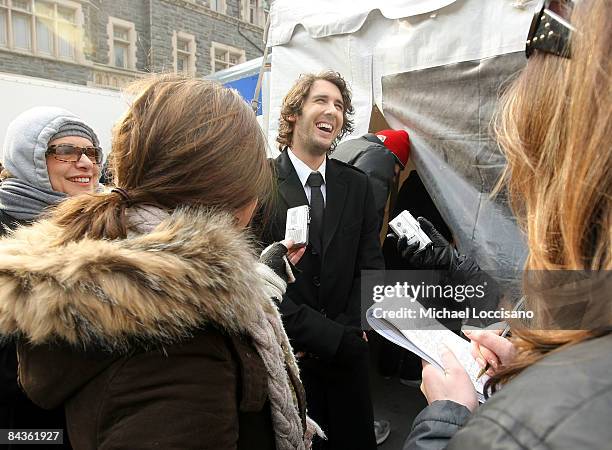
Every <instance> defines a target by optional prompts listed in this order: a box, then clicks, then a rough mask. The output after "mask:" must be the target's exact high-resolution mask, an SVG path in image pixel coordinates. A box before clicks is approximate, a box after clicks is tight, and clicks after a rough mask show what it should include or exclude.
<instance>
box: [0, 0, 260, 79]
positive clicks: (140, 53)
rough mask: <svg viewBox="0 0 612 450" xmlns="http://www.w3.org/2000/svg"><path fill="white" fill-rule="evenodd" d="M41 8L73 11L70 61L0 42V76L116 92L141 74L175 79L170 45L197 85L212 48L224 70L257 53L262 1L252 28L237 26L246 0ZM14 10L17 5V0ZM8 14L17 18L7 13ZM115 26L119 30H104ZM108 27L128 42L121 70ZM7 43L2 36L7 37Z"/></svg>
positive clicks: (71, 1)
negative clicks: (184, 58) (181, 49)
mask: <svg viewBox="0 0 612 450" xmlns="http://www.w3.org/2000/svg"><path fill="white" fill-rule="evenodd" d="M25 1H26V2H28V3H30V5H31V6H30V8H31V10H30V11H31V12H33V13H34V14H33V15H30V16H29V17H31V18H32V25H31V29H33V30H35V31H36V30H37V26H38V25H37V23H38V22H35V21H36V20H38V19H37V18H36V17H37V16H36V11H37V9H36V8H37V0H25ZM44 1H45V2H46V4H47V5H49V4H52V3H54V4H57V5H58V6H57V7H56V8H57V9H56V11H58V12H57V13H56V17H59V8H60V7H61V6H62V5H63V6H66V5H68V6H69V7H73V8H78V16H79V17H78V20H77V22H78V23H79V33H80V34H79V36H80V39H77V41H76V43H77V49H76V54H75V55H76V56H74V57H73V59H72V60H71V61H67V60H65V59H62V58H60V57H57V56H56V57H53V56H45V55H42V54H37V52H36V50H35V49H32V50H29V51H28V50H25V51H24V50H19V49H17V48H15V46H14V45H13V44H12V43H11V42H10V40H9V39H7V38H5V39H4V41H2V36H0V72H8V73H13V74H19V75H27V76H33V77H39V78H46V79H51V80H55V81H64V82H69V83H75V84H81V85H89V86H98V87H107V88H111V89H116V88H120V87H122V86H123V85H125V84H127V83H128V82H129V81H131V80H133V79H135V78H138V77H140V76H142V75H144V74H145V73H149V72H173V71H175V70H176V67H177V64H179V63H177V56H176V55H177V45H185V49H188V50H189V55H188V58H189V59H188V61H189V64H188V65H187V66H186V67H188V69H189V70H188V69H186V70H187V71H188V72H190V73H192V74H193V75H195V76H199V77H202V76H206V75H209V74H210V73H211V72H212V70H213V65H214V50H213V47H212V46H213V43H215V44H214V45H215V46H220V48H221V49H222V50H220V51H221V53H219V54H218V55H221V56H223V51H229V52H230V53H228V54H227V58H228V59H227V61H228V62H227V65H231V64H233V63H236V62H242V61H245V60H249V59H252V58H256V57H259V56H261V55H262V53H263V47H264V44H263V42H262V37H263V17H264V12H263V3H264V2H263V1H258V2H257V5H258V7H259V8H260V9H261V10H259V11H258V13H259V15H258V16H257V19H258V20H256V21H255V22H256V24H252V23H249V22H247V21H245V20H243V19H244V17H243V14H244V13H243V11H244V10H245V8H248V5H249V4H250V3H249V0H225V1H222V0H221V1H218V0H217V1H215V0H89V1H86V0H82V1H81V0H80V1H75V0H44ZM209 1H212V2H214V4H219V3H222V5H223V6H224V8H222V9H223V11H221V12H217V11H214V10H212V9H210V8H209ZM245 1H246V2H247V3H246V5H245V4H244V3H243V2H245ZM3 4H4V5H5V6H9V5H11V3H10V2H9V1H7V0H5V1H4V3H3V2H2V1H0V13H3V11H4V16H2V15H0V20H3V19H4V20H7V21H8V18H7V17H6V16H7V14H8V8H5V9H4V10H3V9H2V5H3ZM15 4H16V0H13V4H12V5H15ZM21 4H24V3H23V0H21ZM13 8H14V6H13ZM12 14H15V15H17V14H19V11H17V12H15V11H14V10H13V12H12ZM115 22H116V23H117V24H119V25H117V24H115V25H109V23H115ZM113 26H116V27H119V26H121V27H122V28H125V30H126V34H125V37H126V38H127V37H129V39H130V47H129V50H128V51H127V52H126V58H127V60H128V61H129V63H126V67H117V65H116V64H115V61H114V59H113V55H114V53H111V52H112V48H111V47H112V45H113V42H116V41H114V37H116V36H109V34H113V28H112V27H113ZM5 28H6V26H5ZM1 30H2V28H1V27H0V32H1ZM129 30H131V31H129ZM128 31H129V32H128ZM36 32H37V31H36ZM9 35H11V34H10V30H8V31H7V36H9ZM11 36H12V35H11ZM186 37H187V39H188V40H189V45H188V46H187V45H186V44H185V38H186ZM13 39H16V38H13ZM36 39H37V38H36V36H34V37H32V42H33V44H31V45H32V46H33V48H34V46H35V45H36ZM177 39H182V41H181V42H180V44H177V42H178V41H177ZM56 42H57V41H56ZM125 45H127V44H125ZM118 47H119V45H118ZM224 49H225V50H224ZM185 54H187V53H185ZM230 54H231V56H230ZM230 58H231V61H230ZM217 64H218V65H217V68H218V69H219V68H221V67H222V66H223V63H217Z"/></svg>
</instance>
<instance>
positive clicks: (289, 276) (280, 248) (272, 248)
mask: <svg viewBox="0 0 612 450" xmlns="http://www.w3.org/2000/svg"><path fill="white" fill-rule="evenodd" d="M286 256H287V247H285V246H284V245H283V244H281V243H280V242H275V243H274V244H272V245H269V246H268V247H266V248H265V249H264V250H263V251H262V252H261V256H260V257H259V262H260V263H263V264H265V265H266V266H268V267H269V268H270V269H272V270H273V271H274V273H275V274H276V275H278V276H279V277H281V278H282V279H283V280H284V281H285V283H287V282H290V281H293V280H294V278H293V273H291V267H290V266H289V262H288V260H287V258H286Z"/></svg>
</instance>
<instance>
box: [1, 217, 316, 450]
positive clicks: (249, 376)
mask: <svg viewBox="0 0 612 450" xmlns="http://www.w3.org/2000/svg"><path fill="white" fill-rule="evenodd" d="M59 235H61V229H59V228H58V227H56V226H54V225H53V224H51V223H50V222H48V221H43V222H40V223H39V224H36V225H35V226H33V227H24V228H22V229H20V230H18V231H17V232H16V234H15V235H14V236H13V239H11V240H4V241H0V333H2V334H7V335H15V336H20V337H21V344H20V345H19V358H20V361H19V363H20V366H19V375H20V380H21V383H22V385H23V387H24V389H25V391H26V392H27V394H28V396H29V397H30V398H31V399H32V400H33V401H34V402H35V403H37V404H39V405H41V406H43V407H46V408H52V407H55V406H58V405H61V404H62V403H63V404H64V405H65V408H66V415H67V421H68V432H69V434H70V438H71V441H72V443H73V446H74V448H75V449H119V448H121V449H137V448H146V449H151V448H159V449H164V450H167V449H242V448H253V449H268V448H269V449H273V448H276V444H275V434H274V430H275V426H276V425H275V423H274V421H273V419H272V415H271V406H270V405H271V403H270V401H271V400H270V399H271V397H270V391H269V384H268V382H269V380H270V370H268V368H267V367H266V365H265V364H264V360H263V359H262V357H261V355H260V354H259V353H258V350H259V348H260V347H261V345H260V346H259V347H258V348H257V349H256V345H255V342H254V341H253V336H254V332H253V324H254V322H256V321H257V317H258V315H259V316H261V312H262V311H263V312H264V313H265V314H272V315H276V316H277V315H278V313H277V311H276V310H275V308H274V306H273V304H272V302H271V301H270V300H269V299H268V298H266V296H265V295H263V288H262V286H261V280H260V279H259V277H258V276H257V274H256V272H255V271H254V264H255V259H254V257H253V255H252V253H251V251H250V250H249V248H250V247H249V243H248V242H247V240H246V239H245V238H244V237H243V236H242V235H241V233H239V232H237V231H234V227H233V226H232V225H231V224H230V223H229V220H228V218H226V217H222V216H218V215H215V216H211V215H208V214H206V213H193V212H191V213H187V212H177V213H175V214H173V216H171V217H170V218H169V219H167V220H165V221H164V222H162V223H161V224H160V225H159V226H157V228H156V229H155V230H154V231H153V232H152V233H149V234H146V235H142V236H135V237H130V238H128V239H124V240H115V241H108V240H91V239H84V240H82V241H80V242H78V243H70V244H68V245H67V246H57V245H55V244H54V241H55V240H56V238H57V237H58V236H59ZM287 347H288V346H287V345H284V346H283V349H282V351H281V350H279V352H281V353H283V352H284V355H285V359H286V364H287V366H288V367H293V366H294V364H295V361H294V359H293V357H292V355H291V349H290V348H287ZM283 367H284V366H283ZM277 375H278V374H277ZM282 376H286V377H288V378H290V381H291V383H290V385H291V386H292V396H290V398H289V400H288V401H289V403H290V405H289V407H291V408H296V405H299V418H298V422H300V423H299V424H298V426H299V427H300V429H302V428H303V427H304V421H305V412H304V411H305V410H304V401H303V398H304V396H303V390H302V387H301V384H300V382H299V379H298V378H297V374H296V373H295V372H294V371H292V370H288V371H287V373H285V374H283V375H282ZM295 417H298V416H295Z"/></svg>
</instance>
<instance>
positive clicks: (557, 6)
mask: <svg viewBox="0 0 612 450" xmlns="http://www.w3.org/2000/svg"><path fill="white" fill-rule="evenodd" d="M573 9H574V0H565V1H563V0H545V1H542V2H541V6H540V7H538V9H536V13H535V14H534V16H533V20H532V21H531V27H529V34H528V35H527V42H526V45H525V55H526V56H527V58H529V57H530V56H531V54H532V53H533V51H534V50H539V51H542V52H545V53H551V54H553V55H557V56H561V57H563V58H569V57H570V39H571V36H572V33H573V32H575V31H576V29H575V28H574V27H573V26H572V25H571V24H570V22H569V17H570V15H571V13H572V10H573Z"/></svg>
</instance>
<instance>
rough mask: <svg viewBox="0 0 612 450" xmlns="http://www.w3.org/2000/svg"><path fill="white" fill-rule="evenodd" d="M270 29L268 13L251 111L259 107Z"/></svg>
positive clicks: (255, 111)
mask: <svg viewBox="0 0 612 450" xmlns="http://www.w3.org/2000/svg"><path fill="white" fill-rule="evenodd" d="M269 30H270V14H268V18H267V19H266V26H265V29H264V36H263V41H264V53H263V58H262V60H261V67H260V68H259V76H258V77H257V85H256V86H255V94H254V95H253V99H252V100H251V108H253V112H254V113H255V114H257V109H258V108H259V93H260V92H261V83H262V82H263V74H264V69H265V67H266V62H267V60H268V31H269Z"/></svg>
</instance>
